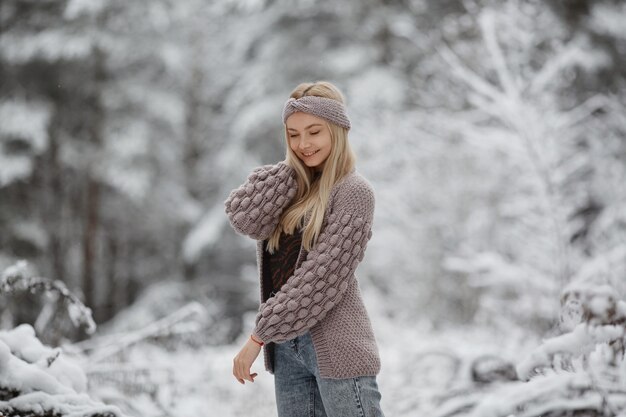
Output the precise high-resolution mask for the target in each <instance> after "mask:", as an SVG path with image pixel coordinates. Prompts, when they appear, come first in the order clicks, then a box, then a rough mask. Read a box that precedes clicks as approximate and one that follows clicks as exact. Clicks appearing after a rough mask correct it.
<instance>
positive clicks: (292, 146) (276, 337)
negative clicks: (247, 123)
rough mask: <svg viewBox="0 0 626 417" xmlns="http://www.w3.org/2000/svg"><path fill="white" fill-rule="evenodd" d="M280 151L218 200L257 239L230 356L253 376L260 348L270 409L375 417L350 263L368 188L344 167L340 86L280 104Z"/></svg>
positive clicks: (367, 328) (375, 396) (366, 222)
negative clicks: (256, 287) (270, 380)
mask: <svg viewBox="0 0 626 417" xmlns="http://www.w3.org/2000/svg"><path fill="white" fill-rule="evenodd" d="M283 122H284V124H285V140H286V142H287V143H286V145H287V146H286V148H287V152H286V159H285V160H284V161H281V162H278V163H277V164H273V165H272V164H269V165H263V166H261V167H258V168H256V169H254V170H253V171H252V173H251V174H250V175H249V176H248V178H247V180H246V182H244V183H243V184H242V185H241V186H240V187H238V188H236V189H234V190H233V191H232V192H231V193H230V195H229V197H228V199H227V200H226V201H225V202H224V204H225V206H226V209H225V211H226V214H227V215H228V218H229V220H230V223H231V225H232V227H233V228H234V229H235V231H237V232H238V233H240V234H243V235H246V236H249V237H251V238H253V239H256V240H257V263H258V267H259V275H260V281H261V306H260V308H259V313H258V314H257V316H256V323H255V328H254V330H253V331H252V334H251V335H250V337H249V338H248V341H247V342H246V344H245V345H244V346H243V348H242V349H241V351H240V352H239V353H238V354H237V356H236V357H235V359H234V361H233V375H234V376H235V378H237V380H238V381H239V382H240V383H241V384H244V383H245V382H244V380H248V381H250V382H254V377H255V376H256V375H257V374H256V373H253V374H250V367H251V366H252V364H253V362H254V361H255V359H256V358H257V356H258V355H259V352H260V350H261V346H265V349H264V364H265V369H266V370H267V371H269V372H270V373H271V374H273V375H274V386H275V391H276V404H277V407H278V415H279V417H291V416H293V417H300V416H305V415H306V416H330V417H351V416H355V417H356V416H368V417H374V416H376V417H380V416H383V412H382V411H381V408H380V400H381V394H380V392H379V390H378V385H377V382H376V375H378V373H379V372H380V367H381V364H380V357H379V353H378V347H377V344H376V339H375V337H374V333H373V331H372V326H371V323H370V320H369V317H368V314H367V311H366V309H365V306H364V304H363V300H362V297H361V292H360V290H359V285H358V283H357V279H356V277H355V275H354V271H355V269H356V267H357V265H358V264H359V262H360V261H361V260H362V259H363V257H364V253H365V247H366V245H367V242H368V241H369V239H370V238H371V236H372V231H371V228H372V221H373V214H374V191H373V189H372V186H371V185H370V183H369V182H368V181H367V180H366V179H365V178H364V177H363V176H361V175H360V174H359V173H358V172H357V171H356V169H355V155H354V153H353V151H352V149H351V148H350V143H349V142H348V131H349V129H350V120H349V119H348V116H347V114H346V110H345V107H344V99H343V95H342V93H341V92H340V91H339V90H338V89H337V87H336V86H334V85H333V84H331V83H329V82H327V81H318V82H315V83H302V84H300V85H298V86H297V87H296V88H295V90H293V92H292V93H291V97H290V98H289V99H288V100H287V102H286V103H285V106H284V109H283Z"/></svg>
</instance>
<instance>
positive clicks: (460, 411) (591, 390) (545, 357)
mask: <svg viewBox="0 0 626 417" xmlns="http://www.w3.org/2000/svg"><path fill="white" fill-rule="evenodd" d="M560 328H561V330H562V331H563V334H561V335H559V336H556V337H551V338H548V339H546V340H544V341H543V343H541V344H540V345H539V346H538V347H536V348H535V349H533V350H532V351H531V352H530V353H529V354H528V355H527V356H526V357H525V358H524V359H523V360H521V361H520V362H519V363H518V364H517V367H516V371H517V376H518V377H519V379H520V381H513V382H509V383H506V384H500V385H497V386H494V387H493V388H492V389H491V390H489V392H488V394H486V395H484V394H483V393H484V389H483V390H482V391H483V393H480V396H478V395H477V391H479V388H476V389H474V390H469V391H468V393H466V394H465V395H463V396H462V397H461V398H455V399H454V402H453V403H452V402H450V403H448V404H444V405H443V406H442V407H441V410H440V412H439V413H438V414H436V415H437V416H439V417H443V416H471V417H492V416H493V417H504V416H510V415H523V416H526V417H542V416H550V417H558V416H560V417H565V416H572V415H585V416H590V417H593V416H597V417H599V416H609V415H610V416H618V415H620V416H622V415H626V361H624V344H625V337H626V302H624V301H623V300H622V299H620V297H619V295H618V292H617V291H616V290H615V289H614V288H613V287H611V286H609V285H607V284H605V283H597V282H596V283H593V282H582V283H581V282H574V283H572V284H570V285H568V286H567V287H566V288H565V289H564V290H563V292H562V295H561V317H560Z"/></svg>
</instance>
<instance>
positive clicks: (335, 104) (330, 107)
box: [283, 96, 350, 129]
mask: <svg viewBox="0 0 626 417" xmlns="http://www.w3.org/2000/svg"><path fill="white" fill-rule="evenodd" d="M297 111H301V112H304V113H309V114H312V115H314V116H317V117H321V118H322V119H324V120H326V121H329V122H331V123H334V124H336V125H339V126H341V127H345V128H346V129H350V119H348V115H347V114H346V109H345V107H344V105H343V103H341V102H340V101H337V100H334V99H332V98H326V97H318V96H302V97H300V98H298V99H295V98H293V97H291V98H290V99H289V100H287V101H286V102H285V107H284V109H283V123H285V124H287V118H288V117H289V116H291V115H292V114H293V113H295V112H297Z"/></svg>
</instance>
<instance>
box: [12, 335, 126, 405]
mask: <svg viewBox="0 0 626 417" xmlns="http://www.w3.org/2000/svg"><path fill="white" fill-rule="evenodd" d="M86 389H87V377H86V376H85V373H84V372H83V371H82V369H81V368H80V367H79V366H78V365H77V364H76V363H74V362H73V361H72V360H71V359H69V358H67V357H66V356H65V355H64V353H63V351H62V350H61V349H59V348H51V347H48V346H44V345H43V344H42V343H41V342H40V341H39V340H38V339H37V337H36V336H35V330H34V329H33V327H32V326H31V325H29V324H22V325H20V326H18V327H16V328H14V329H12V330H5V331H0V415H2V416H7V417H13V416H15V417H17V416H34V415H36V416H44V417H61V416H62V417H123V416H124V415H123V414H122V412H121V411H120V410H119V409H118V408H117V407H113V406H107V405H104V404H101V403H99V402H97V401H94V400H92V399H91V398H89V396H88V395H87V393H86V392H85V391H86Z"/></svg>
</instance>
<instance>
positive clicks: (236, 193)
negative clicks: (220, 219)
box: [224, 161, 298, 240]
mask: <svg viewBox="0 0 626 417" xmlns="http://www.w3.org/2000/svg"><path fill="white" fill-rule="evenodd" d="M297 187H298V183H297V181H296V173H295V170H294V169H293V168H291V167H290V166H289V165H287V164H286V163H285V162H284V161H281V162H279V163H278V164H276V165H271V164H269V165H263V166H260V167H258V168H255V169H254V170H253V171H252V173H251V174H250V175H249V176H248V178H247V180H246V182H245V183H244V184H243V185H242V186H241V187H239V188H236V189H234V190H233V191H232V192H231V193H230V195H229V196H228V199H227V200H226V201H225V203H224V204H225V206H226V214H227V215H228V218H229V220H230V223H231V225H232V226H233V228H234V229H235V231H237V232H238V233H239V234H243V235H246V236H249V237H251V238H253V239H257V240H263V239H267V238H268V237H269V236H270V234H271V233H272V232H273V231H274V229H275V228H276V226H277V225H278V221H279V220H280V214H281V213H282V212H283V210H284V209H285V208H286V207H287V206H288V205H289V203H290V202H291V200H293V198H294V196H295V195H296V191H297Z"/></svg>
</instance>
